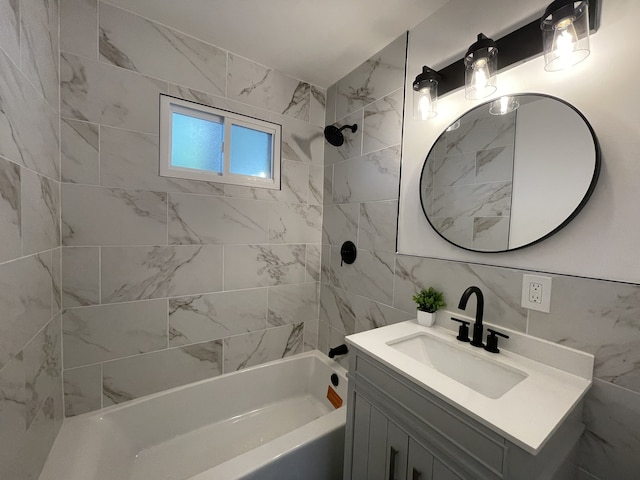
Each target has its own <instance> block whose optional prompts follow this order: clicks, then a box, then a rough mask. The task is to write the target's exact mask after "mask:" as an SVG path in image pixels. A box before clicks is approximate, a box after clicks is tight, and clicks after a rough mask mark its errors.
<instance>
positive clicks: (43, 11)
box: [20, 0, 59, 111]
mask: <svg viewBox="0 0 640 480" xmlns="http://www.w3.org/2000/svg"><path fill="white" fill-rule="evenodd" d="M58 52H59V49H58V0H20V69H21V70H22V72H23V73H24V74H25V76H26V77H27V78H28V79H29V80H30V81H31V84H32V85H34V86H35V87H36V88H37V89H38V91H39V92H40V94H41V95H42V96H44V98H45V99H46V100H47V102H48V103H49V105H50V106H51V108H53V109H54V110H55V111H57V110H58V106H59V102H58V94H59V81H58Z"/></svg>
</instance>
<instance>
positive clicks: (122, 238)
mask: <svg viewBox="0 0 640 480" xmlns="http://www.w3.org/2000/svg"><path fill="white" fill-rule="evenodd" d="M166 241H167V195H166V194H165V193H158V192H143V191H136V190H122V189H116V188H103V187H93V186H85V185H74V184H70V183H63V184H62V242H63V244H64V245H67V246H89V245H158V244H160V245H162V244H165V243H166Z"/></svg>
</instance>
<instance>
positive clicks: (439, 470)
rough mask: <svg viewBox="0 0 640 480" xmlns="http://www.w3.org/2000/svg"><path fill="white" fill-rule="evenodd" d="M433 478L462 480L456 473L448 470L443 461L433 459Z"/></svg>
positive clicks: (438, 479)
mask: <svg viewBox="0 0 640 480" xmlns="http://www.w3.org/2000/svg"><path fill="white" fill-rule="evenodd" d="M433 480H462V478H460V477H459V476H458V475H456V474H455V473H453V472H452V471H451V470H449V469H448V468H447V467H446V466H445V465H444V463H442V462H439V461H438V460H436V459H434V460H433Z"/></svg>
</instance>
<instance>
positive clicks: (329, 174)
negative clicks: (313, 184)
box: [322, 165, 333, 205]
mask: <svg viewBox="0 0 640 480" xmlns="http://www.w3.org/2000/svg"><path fill="white" fill-rule="evenodd" d="M332 203H333V165H330V166H328V167H324V185H323V186H322V204H323V205H331V204H332Z"/></svg>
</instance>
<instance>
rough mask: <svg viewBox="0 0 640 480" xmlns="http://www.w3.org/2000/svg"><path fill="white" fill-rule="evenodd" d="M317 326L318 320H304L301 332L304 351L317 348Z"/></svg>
mask: <svg viewBox="0 0 640 480" xmlns="http://www.w3.org/2000/svg"><path fill="white" fill-rule="evenodd" d="M318 326H319V321H318V320H317V319H316V320H309V321H308V322H304V329H303V332H302V335H303V341H304V348H303V350H304V351H305V352H309V351H311V350H316V349H317V348H318Z"/></svg>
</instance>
